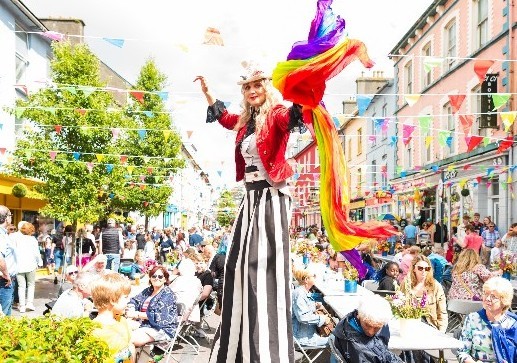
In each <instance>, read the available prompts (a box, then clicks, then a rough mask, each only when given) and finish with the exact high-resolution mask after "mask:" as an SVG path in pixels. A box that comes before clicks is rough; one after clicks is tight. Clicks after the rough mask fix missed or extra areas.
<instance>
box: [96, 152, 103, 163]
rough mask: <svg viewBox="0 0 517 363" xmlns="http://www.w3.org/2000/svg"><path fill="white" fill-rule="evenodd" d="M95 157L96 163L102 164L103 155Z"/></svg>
mask: <svg viewBox="0 0 517 363" xmlns="http://www.w3.org/2000/svg"><path fill="white" fill-rule="evenodd" d="M95 157H96V158H97V161H98V162H99V163H102V160H104V155H103V154H95Z"/></svg>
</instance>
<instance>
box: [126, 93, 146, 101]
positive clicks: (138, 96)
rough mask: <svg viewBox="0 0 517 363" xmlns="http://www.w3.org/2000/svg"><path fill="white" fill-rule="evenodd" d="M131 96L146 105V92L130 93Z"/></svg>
mask: <svg viewBox="0 0 517 363" xmlns="http://www.w3.org/2000/svg"><path fill="white" fill-rule="evenodd" d="M129 94H130V95H131V96H133V97H134V98H136V99H137V100H138V102H140V103H144V92H143V91H129Z"/></svg>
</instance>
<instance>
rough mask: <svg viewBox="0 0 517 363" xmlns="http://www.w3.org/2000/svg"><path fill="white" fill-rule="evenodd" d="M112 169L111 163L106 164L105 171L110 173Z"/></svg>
mask: <svg viewBox="0 0 517 363" xmlns="http://www.w3.org/2000/svg"><path fill="white" fill-rule="evenodd" d="M112 170H113V164H106V171H107V172H108V173H111V171H112Z"/></svg>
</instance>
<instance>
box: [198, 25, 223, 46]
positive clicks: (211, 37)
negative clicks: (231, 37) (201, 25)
mask: <svg viewBox="0 0 517 363" xmlns="http://www.w3.org/2000/svg"><path fill="white" fill-rule="evenodd" d="M203 44H206V45H219V46H224V42H223V38H222V37H221V32H219V30H218V29H216V28H212V27H208V28H207V29H206V31H205V40H204V41H203Z"/></svg>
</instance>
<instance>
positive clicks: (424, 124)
mask: <svg viewBox="0 0 517 363" xmlns="http://www.w3.org/2000/svg"><path fill="white" fill-rule="evenodd" d="M432 121H433V117H432V116H431V115H423V116H419V117H418V122H420V128H421V129H422V133H423V134H427V133H429V127H431V122H432Z"/></svg>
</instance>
